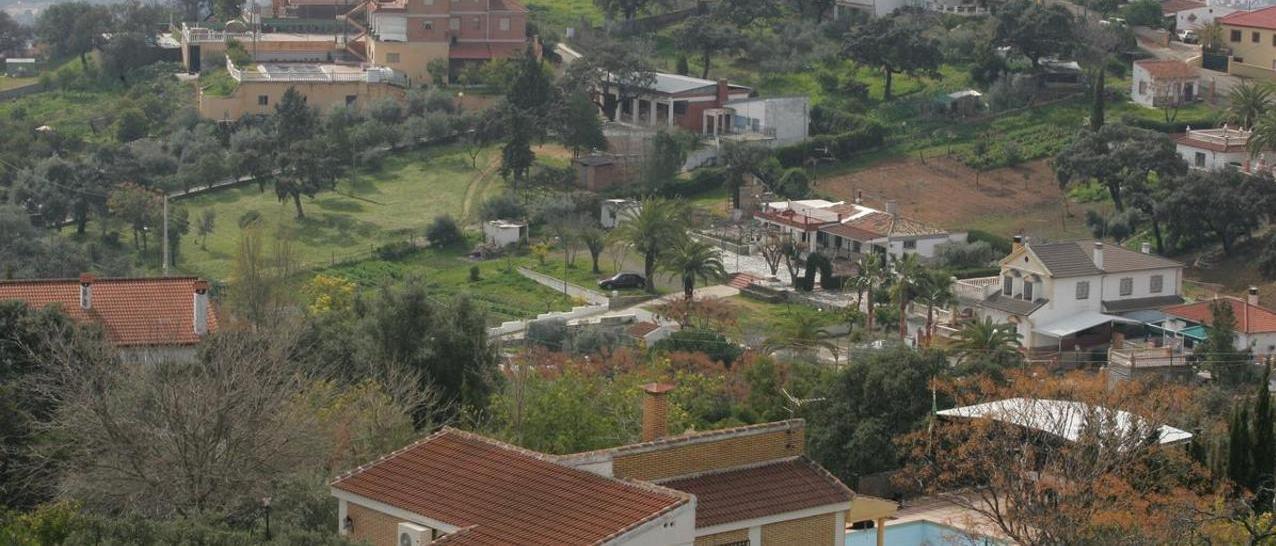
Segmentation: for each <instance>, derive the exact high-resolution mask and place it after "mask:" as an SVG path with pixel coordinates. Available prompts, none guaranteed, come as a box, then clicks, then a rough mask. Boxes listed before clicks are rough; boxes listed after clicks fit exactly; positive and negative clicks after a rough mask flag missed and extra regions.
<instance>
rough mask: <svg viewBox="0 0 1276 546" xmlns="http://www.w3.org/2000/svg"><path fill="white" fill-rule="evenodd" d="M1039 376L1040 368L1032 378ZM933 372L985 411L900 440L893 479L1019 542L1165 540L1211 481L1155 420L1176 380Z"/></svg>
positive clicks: (1169, 407)
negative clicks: (902, 456) (900, 460)
mask: <svg viewBox="0 0 1276 546" xmlns="http://www.w3.org/2000/svg"><path fill="white" fill-rule="evenodd" d="M1043 377H1044V378H1043ZM1008 379H1009V381H1008V382H1007V383H1006V384H1004V385H1003V384H998V383H995V382H994V381H992V380H991V379H980V380H975V381H971V380H969V379H967V380H965V381H961V380H954V381H952V382H942V381H941V382H940V383H939V384H938V386H939V388H940V389H941V390H942V391H943V392H944V393H945V394H946V395H947V396H950V397H951V398H952V399H953V400H955V401H956V403H957V404H958V405H959V406H963V405H967V404H975V403H990V404H991V405H990V406H988V407H987V409H988V411H987V412H986V413H982V414H978V415H974V414H972V415H971V416H970V417H948V418H943V419H939V420H936V421H934V422H932V423H931V426H930V427H927V429H925V430H922V431H919V432H916V433H913V434H911V435H909V436H907V437H905V438H903V439H901V440H900V443H901V445H903V446H905V447H906V448H907V449H908V450H909V452H910V460H909V462H908V464H907V466H906V468H905V470H904V472H903V473H902V474H901V476H900V480H899V482H900V484H901V485H907V486H911V487H913V488H919V489H921V490H922V491H923V492H925V493H927V494H933V495H937V496H940V497H943V498H945V499H947V500H949V501H950V502H952V503H953V504H955V505H957V506H960V507H962V508H965V509H967V510H969V511H970V512H971V513H973V514H976V515H977V517H978V519H981V520H982V522H981V523H983V524H986V525H989V526H992V527H993V528H995V529H996V530H997V531H998V532H1000V533H1001V534H1003V535H1005V536H1006V537H1008V538H1010V539H1012V540H1013V541H1015V542H1016V543H1018V544H1024V545H1063V544H1175V543H1179V544H1181V543H1190V542H1191V541H1190V540H1183V539H1184V537H1188V536H1191V535H1192V534H1193V533H1195V532H1196V527H1197V524H1198V523H1199V521H1200V518H1199V517H1196V516H1195V515H1194V512H1195V511H1197V510H1203V509H1205V508H1206V507H1208V506H1209V505H1210V504H1212V502H1213V501H1214V499H1216V498H1217V497H1216V496H1215V492H1214V491H1212V490H1210V489H1208V487H1209V486H1206V485H1202V484H1206V483H1208V480H1204V479H1202V478H1203V470H1202V469H1201V468H1200V467H1199V466H1197V465H1196V464H1195V463H1193V461H1192V460H1191V459H1190V457H1189V456H1188V454H1187V453H1186V451H1185V450H1183V449H1181V448H1177V447H1172V446H1168V445H1162V444H1161V440H1162V439H1163V438H1164V436H1163V435H1164V434H1166V433H1167V432H1166V431H1165V430H1164V429H1162V428H1161V427H1162V425H1164V424H1165V423H1167V421H1168V420H1169V419H1170V418H1171V417H1172V416H1180V415H1183V414H1184V412H1185V411H1186V410H1187V409H1188V408H1189V405H1190V404H1191V403H1192V402H1191V400H1192V398H1191V396H1190V393H1189V391H1188V390H1186V389H1185V388H1181V387H1173V386H1164V385H1148V384H1142V383H1135V382H1126V383H1122V384H1120V385H1117V386H1114V387H1111V388H1109V387H1108V386H1107V385H1106V384H1105V382H1104V381H1103V379H1102V378H1101V377H1095V376H1087V375H1079V374H1078V375H1071V376H1067V377H1063V378H1055V377H1050V376H1048V375H1045V374H1038V373H1033V372H1032V371H1015V372H1013V373H1010V374H1009V377H1008Z"/></svg>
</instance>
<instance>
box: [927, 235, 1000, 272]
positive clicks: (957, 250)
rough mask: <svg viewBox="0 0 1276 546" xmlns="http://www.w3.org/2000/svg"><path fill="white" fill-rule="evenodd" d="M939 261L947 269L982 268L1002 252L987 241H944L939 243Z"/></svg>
mask: <svg viewBox="0 0 1276 546" xmlns="http://www.w3.org/2000/svg"><path fill="white" fill-rule="evenodd" d="M937 250H938V253H937V255H938V257H939V263H940V265H942V266H943V267H947V268H949V269H969V268H983V267H987V266H988V264H990V263H992V262H993V261H995V260H997V258H999V257H1000V256H1003V255H1004V254H998V253H997V251H995V250H993V248H992V245H991V244H989V243H988V241H974V242H965V243H957V242H952V243H944V244H942V245H939V248H938V249H937Z"/></svg>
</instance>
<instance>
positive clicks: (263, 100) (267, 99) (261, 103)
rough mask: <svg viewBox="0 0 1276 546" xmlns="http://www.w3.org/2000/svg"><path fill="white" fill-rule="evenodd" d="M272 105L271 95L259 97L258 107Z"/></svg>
mask: <svg viewBox="0 0 1276 546" xmlns="http://www.w3.org/2000/svg"><path fill="white" fill-rule="evenodd" d="M267 104H270V95H257V106H265V105H267Z"/></svg>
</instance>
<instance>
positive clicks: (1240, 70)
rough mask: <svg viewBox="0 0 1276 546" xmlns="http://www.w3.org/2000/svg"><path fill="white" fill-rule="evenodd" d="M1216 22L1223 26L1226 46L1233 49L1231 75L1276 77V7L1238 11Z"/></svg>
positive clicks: (1228, 70)
mask: <svg viewBox="0 0 1276 546" xmlns="http://www.w3.org/2000/svg"><path fill="white" fill-rule="evenodd" d="M1215 21H1217V22H1218V24H1219V26H1221V27H1223V45H1224V46H1226V47H1227V48H1228V49H1229V50H1230V51H1231V59H1229V62H1228V64H1227V72H1228V73H1229V74H1233V75H1236V76H1243V77H1246V78H1256V79H1259V80H1266V81H1273V80H1276V6H1268V7H1265V8H1262V9H1256V10H1254V11H1238V12H1235V13H1232V14H1229V15H1226V16H1224V17H1219V18H1218V19H1215Z"/></svg>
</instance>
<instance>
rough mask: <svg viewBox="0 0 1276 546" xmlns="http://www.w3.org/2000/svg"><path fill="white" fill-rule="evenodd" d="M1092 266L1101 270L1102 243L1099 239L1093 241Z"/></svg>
mask: <svg viewBox="0 0 1276 546" xmlns="http://www.w3.org/2000/svg"><path fill="white" fill-rule="evenodd" d="M1094 266H1095V267H1097V268H1099V271H1103V243H1102V242H1100V241H1095V242H1094Z"/></svg>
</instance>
